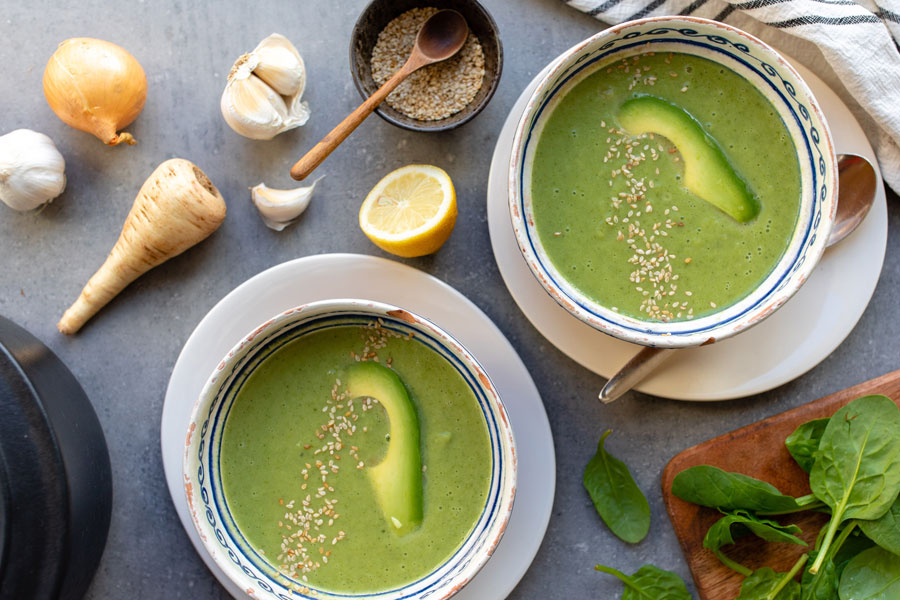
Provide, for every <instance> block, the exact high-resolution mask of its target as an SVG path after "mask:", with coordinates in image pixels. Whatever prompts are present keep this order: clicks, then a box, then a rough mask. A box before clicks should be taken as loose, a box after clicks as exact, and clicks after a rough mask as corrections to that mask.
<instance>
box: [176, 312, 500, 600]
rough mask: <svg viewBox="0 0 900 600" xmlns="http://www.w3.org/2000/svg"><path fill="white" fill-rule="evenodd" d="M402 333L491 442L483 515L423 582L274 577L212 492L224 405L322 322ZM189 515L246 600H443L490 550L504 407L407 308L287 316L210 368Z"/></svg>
mask: <svg viewBox="0 0 900 600" xmlns="http://www.w3.org/2000/svg"><path fill="white" fill-rule="evenodd" d="M373 322H378V323H379V325H380V326H381V327H386V328H388V329H391V330H393V331H397V332H401V333H402V334H403V335H409V334H412V337H413V338H414V339H416V340H418V341H419V342H420V343H423V344H425V345H426V346H427V347H429V348H430V349H431V350H433V351H435V352H438V353H439V354H440V355H441V356H443V357H444V358H445V359H446V360H448V362H450V363H451V364H452V365H453V366H454V367H455V368H456V369H457V371H458V372H459V373H460V375H461V376H462V377H463V379H464V380H465V381H466V382H467V383H468V385H469V387H470V389H472V392H473V393H474V395H475V398H476V399H477V401H478V403H479V405H480V407H481V409H482V414H483V416H484V422H485V425H486V427H487V430H488V436H489V441H490V445H491V459H492V460H491V481H490V487H489V490H488V494H487V498H486V502H485V506H484V507H483V508H482V513H481V515H480V517H479V519H478V521H477V522H476V524H475V525H474V527H473V529H472V531H471V532H470V533H469V534H468V536H467V537H466V539H465V540H464V541H463V543H462V544H461V546H460V547H459V548H458V549H457V550H456V551H455V552H454V553H453V555H452V556H451V557H450V558H448V559H445V561H444V562H443V563H442V564H440V565H436V566H435V567H434V569H433V570H432V571H431V572H430V573H429V574H427V575H425V576H424V577H422V578H420V579H418V580H416V581H414V582H412V583H407V584H404V585H402V586H400V587H397V588H394V589H390V590H386V591H380V592H363V593H358V594H354V593H348V592H330V591H328V590H323V589H319V588H315V587H314V586H310V585H309V584H308V583H305V582H303V581H301V580H300V579H299V578H298V579H291V578H289V577H287V576H286V575H284V574H282V573H280V572H279V571H278V570H277V569H276V567H275V566H274V565H272V564H271V563H270V562H269V561H267V560H265V558H264V557H263V556H261V553H259V552H257V551H256V550H255V549H253V548H252V547H251V546H250V544H249V543H248V542H247V540H246V539H245V538H244V536H243V535H242V534H241V533H240V531H239V530H238V528H237V526H236V525H235V523H234V520H233V518H232V517H231V515H230V512H229V510H228V505H227V501H226V500H225V498H224V494H223V493H222V489H221V474H220V472H219V468H218V453H219V446H220V444H221V432H222V430H224V426H225V422H226V420H227V415H228V413H229V409H230V406H231V405H232V403H233V402H234V398H235V396H236V395H237V393H238V391H239V390H240V387H241V386H242V384H243V383H244V382H245V381H246V379H247V377H248V376H249V375H250V373H252V372H253V370H254V369H255V368H256V367H257V366H258V365H259V364H261V363H262V362H263V361H264V360H265V359H266V358H268V357H269V356H270V355H271V354H272V353H273V352H275V351H277V350H278V349H279V348H281V347H283V346H284V345H285V344H288V343H290V342H292V341H294V340H297V339H300V338H302V337H303V336H304V335H307V334H310V333H313V332H314V331H318V330H321V329H322V328H327V327H331V326H340V325H370V324H371V323H373ZM183 476H184V489H185V494H186V496H187V502H188V507H189V510H190V514H191V519H192V521H193V523H194V526H195V527H196V529H197V532H198V533H199V535H200V539H201V540H202V542H203V546H204V548H205V549H206V551H207V552H208V553H209V554H210V556H211V557H212V558H213V560H214V561H215V563H216V564H217V565H218V566H219V567H220V568H221V569H222V570H223V571H224V572H225V574H226V575H227V576H228V577H229V578H230V579H231V580H232V581H233V582H234V583H235V584H237V585H238V586H240V588H241V589H243V590H244V591H245V592H246V593H247V594H248V595H249V596H250V597H252V598H259V599H262V598H268V599H279V600H297V599H300V598H303V599H307V598H308V599H310V600H313V599H315V600H338V599H340V600H351V599H353V598H366V599H369V600H401V599H414V598H439V599H445V598H449V597H450V596H452V595H454V594H455V593H456V592H457V591H459V590H460V589H462V588H463V586H465V585H466V583H468V582H469V581H470V580H471V579H472V577H474V576H475V574H476V573H477V572H478V571H479V570H480V569H481V568H482V567H483V566H484V564H485V563H486V562H487V560H488V559H489V558H490V556H491V555H492V554H493V552H494V549H495V548H496V547H497V544H498V543H499V541H500V539H501V537H502V536H503V533H504V531H505V529H506V525H507V523H508V521H509V517H510V514H511V511H512V505H513V501H514V498H515V490H516V454H515V441H514V438H513V433H512V429H511V425H510V422H509V418H508V416H507V413H506V409H505V408H504V406H503V403H502V401H501V399H500V397H499V395H498V393H497V391H496V388H495V386H494V384H493V383H492V382H491V380H490V378H489V377H488V375H487V373H486V372H485V371H484V369H483V368H482V367H481V365H480V364H479V363H478V362H477V361H476V360H475V358H474V357H473V356H472V355H471V354H470V353H469V352H468V351H467V350H466V349H465V348H464V347H463V346H462V345H461V344H460V343H459V342H458V341H456V340H455V338H453V337H452V336H451V335H450V334H449V333H447V332H445V331H444V330H442V329H441V328H439V327H438V326H437V325H435V324H434V323H432V322H430V321H428V320H427V319H425V318H423V317H420V316H418V315H416V314H414V313H412V312H410V311H407V310H405V309H402V308H398V307H396V306H393V305H390V304H385V303H381V302H375V301H369V300H360V299H335V300H323V301H317V302H311V303H309V304H304V305H302V306H299V307H296V308H293V309H290V310H287V311H285V312H283V313H281V314H280V315H278V316H276V317H274V318H272V319H270V320H269V321H267V322H265V323H263V324H262V325H260V326H259V327H257V328H256V329H254V330H253V331H251V332H250V333H248V334H247V335H246V336H244V337H243V339H241V341H240V342H239V343H237V344H236V345H235V346H234V347H233V348H232V349H231V351H229V352H228V354H227V355H226V356H225V357H224V358H223V359H222V360H221V361H220V362H219V364H218V365H217V367H216V368H215V370H214V371H213V373H212V374H211V375H210V377H209V379H208V380H207V382H206V384H205V385H204V387H203V390H202V392H201V393H200V396H199V398H198V399H197V401H196V403H195V405H194V408H193V411H192V413H191V419H190V424H189V426H188V429H187V438H186V441H185V454H184V462H183Z"/></svg>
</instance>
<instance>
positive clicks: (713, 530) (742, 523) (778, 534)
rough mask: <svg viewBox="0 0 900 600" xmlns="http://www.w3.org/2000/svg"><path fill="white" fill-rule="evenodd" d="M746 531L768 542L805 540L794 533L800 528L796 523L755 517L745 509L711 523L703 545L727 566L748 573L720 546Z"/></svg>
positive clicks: (731, 541)
mask: <svg viewBox="0 0 900 600" xmlns="http://www.w3.org/2000/svg"><path fill="white" fill-rule="evenodd" d="M748 533H753V534H754V535H756V536H757V537H760V538H762V539H764V540H766V541H768V542H786V543H791V544H800V545H802V546H805V545H806V542H804V541H803V540H801V539H800V538H798V537H796V536H795V535H794V534H795V533H800V528H799V527H797V526H796V525H782V524H781V523H777V522H776V521H771V520H769V519H762V518H759V517H756V516H754V515H752V514H750V513H749V512H747V511H735V512H733V513H730V514H726V515H725V516H723V517H722V518H721V519H719V520H718V521H716V522H715V523H713V526H712V527H710V528H709V531H707V532H706V537H704V538H703V547H704V548H709V549H710V550H712V551H713V553H715V555H716V556H718V557H719V560H721V561H722V562H723V563H724V564H725V565H726V566H727V567H729V568H732V569H734V570H736V571H737V572H739V573H743V574H744V575H749V573H750V570H749V569H747V568H746V567H743V565H739V564H738V563H735V562H734V561H732V560H731V559H729V558H728V557H726V556H725V555H724V554H723V553H722V550H721V548H722V546H727V545H728V544H733V543H734V540H735V539H736V538H739V537H741V536H743V535H746V534H748ZM736 566H737V567H740V568H736Z"/></svg>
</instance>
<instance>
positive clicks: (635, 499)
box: [583, 430, 650, 544]
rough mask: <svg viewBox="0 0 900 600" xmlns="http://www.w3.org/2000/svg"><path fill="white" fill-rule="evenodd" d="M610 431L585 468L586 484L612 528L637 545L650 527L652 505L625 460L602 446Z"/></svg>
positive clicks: (598, 511)
mask: <svg viewBox="0 0 900 600" xmlns="http://www.w3.org/2000/svg"><path fill="white" fill-rule="evenodd" d="M609 434H610V431H609V430H607V431H606V433H604V434H603V436H602V437H601V438H600V443H599V444H598V445H597V454H595V455H594V457H593V458H592V459H591V460H590V462H588V464H587V467H585V469H584V480H583V481H584V487H585V489H587V491H588V494H590V496H591V500H592V501H593V502H594V508H596V509H597V513H598V514H599V515H600V518H602V519H603V522H604V523H606V525H607V527H609V529H610V531H612V532H613V533H614V534H616V535H617V536H619V538H621V539H623V540H624V541H626V542H630V543H632V544H636V543H637V542H639V541H641V540H642V539H644V536H646V535H647V532H648V531H649V530H650V504H649V503H648V502H647V498H646V497H645V496H644V494H643V493H642V492H641V490H640V488H639V487H638V486H637V484H636V483H635V482H634V479H632V477H631V473H629V472H628V467H626V466H625V463H623V462H622V461H620V460H618V459H616V458H614V457H613V456H612V455H611V454H610V453H609V452H607V451H606V449H605V448H604V447H603V444H604V442H605V441H606V437H607V436H608V435H609Z"/></svg>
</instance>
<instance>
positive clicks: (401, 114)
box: [350, 0, 503, 131]
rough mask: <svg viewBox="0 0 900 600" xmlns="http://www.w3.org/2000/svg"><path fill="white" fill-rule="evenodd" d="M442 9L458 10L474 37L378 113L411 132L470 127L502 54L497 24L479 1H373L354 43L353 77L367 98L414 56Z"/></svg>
mask: <svg viewBox="0 0 900 600" xmlns="http://www.w3.org/2000/svg"><path fill="white" fill-rule="evenodd" d="M443 9H452V10H456V11H458V12H459V13H460V14H462V15H463V17H464V18H465V20H466V23H467V24H468V26H469V37H468V38H467V40H466V42H465V44H464V45H463V48H462V49H461V50H460V51H459V52H458V53H457V54H456V55H455V56H453V57H452V58H450V59H448V60H446V61H443V62H440V63H436V64H434V65H429V66H427V67H425V68H423V69H421V70H420V71H418V72H416V73H413V74H412V75H411V76H410V77H409V78H408V79H407V81H405V82H403V83H402V84H401V85H400V86H399V87H398V88H397V89H396V90H394V92H393V93H392V94H391V95H390V96H388V99H387V101H386V102H385V103H382V104H381V105H380V106H379V107H378V108H376V109H375V112H377V113H378V115H379V116H381V117H382V118H383V119H385V120H386V121H388V122H389V123H392V124H394V125H397V126H398V127H403V128H404V129H409V130H412V131H445V130H447V129H453V128H455V127H458V126H460V125H462V124H463V123H466V122H468V121H469V120H471V119H472V118H474V117H475V115H477V114H478V113H479V112H480V111H481V110H482V109H483V108H484V107H485V106H486V105H487V103H488V102H489V101H490V99H491V97H492V96H493V94H494V90H495V89H496V87H497V83H498V82H499V79H500V72H501V68H502V62H503V51H502V48H501V45H500V40H499V37H498V34H497V27H496V24H495V23H494V20H493V19H492V18H491V16H490V15H489V14H488V13H487V11H486V10H485V9H484V8H483V7H482V6H481V5H480V4H478V2H476V1H475V0H435V1H432V2H416V1H414V0H399V1H385V0H373V2H371V3H370V4H369V5H368V6H367V7H366V8H365V10H363V12H362V14H361V15H360V17H359V19H358V21H357V23H356V27H354V30H353V35H352V39H351V44H350V63H351V72H352V75H353V80H354V83H356V87H357V89H358V90H359V91H360V94H361V95H362V96H363V97H364V98H368V97H369V96H371V95H372V94H373V93H374V92H375V91H376V90H377V89H378V88H379V87H380V86H381V85H382V84H383V83H384V82H385V81H387V79H389V78H390V77H391V75H393V74H394V73H395V72H396V71H397V70H398V69H399V68H400V67H401V66H402V65H403V64H404V63H405V62H406V59H407V58H408V57H409V53H410V52H411V50H412V47H413V45H414V43H415V37H416V34H417V33H418V31H419V28H420V27H421V25H422V23H424V22H425V20H427V19H428V18H429V17H430V16H431V15H433V14H434V13H436V12H438V11H439V10H443Z"/></svg>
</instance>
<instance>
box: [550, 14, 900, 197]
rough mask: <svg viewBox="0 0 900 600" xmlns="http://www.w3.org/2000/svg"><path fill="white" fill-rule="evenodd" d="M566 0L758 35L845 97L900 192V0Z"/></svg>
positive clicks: (610, 19)
mask: <svg viewBox="0 0 900 600" xmlns="http://www.w3.org/2000/svg"><path fill="white" fill-rule="evenodd" d="M563 1H564V2H565V3H566V4H568V5H569V6H572V7H574V8H577V9H579V10H581V11H584V12H586V13H588V14H589V15H591V16H594V17H596V18H597V19H600V20H601V21H604V22H606V23H620V22H622V21H629V20H631V19H639V18H642V17H655V16H662V15H694V16H698V17H706V18H708V19H715V20H717V21H724V22H726V23H728V24H730V25H734V26H735V27H738V28H740V29H743V30H744V31H747V32H749V33H752V34H753V35H755V36H757V37H759V38H760V39H762V40H763V41H765V42H766V43H768V44H770V45H772V46H773V47H775V48H777V49H778V50H780V51H782V52H784V53H785V54H787V55H788V56H791V57H793V58H795V59H796V60H798V61H800V62H801V63H803V64H804V66H806V67H807V68H809V69H810V70H811V71H813V72H814V73H816V74H817V75H819V76H820V77H821V78H822V79H823V80H824V81H825V83H827V84H828V85H829V86H830V87H831V88H832V89H833V90H835V92H837V93H838V95H839V96H841V99H842V100H844V102H845V103H846V104H847V105H848V106H849V107H850V110H851V111H852V112H853V114H854V116H855V117H856V118H857V120H859V122H860V124H861V125H862V127H863V129H864V130H865V132H866V135H867V136H868V138H869V142H871V144H872V146H873V147H874V148H875V153H876V154H877V155H878V163H879V166H880V167H881V174H882V176H883V177H884V180H885V182H887V184H888V185H890V186H891V188H893V190H894V191H895V192H897V193H900V50H898V43H900V0H748V1H736V0H563ZM838 151H840V148H839V149H838Z"/></svg>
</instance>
